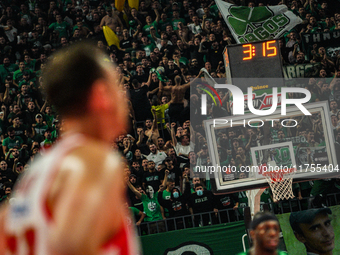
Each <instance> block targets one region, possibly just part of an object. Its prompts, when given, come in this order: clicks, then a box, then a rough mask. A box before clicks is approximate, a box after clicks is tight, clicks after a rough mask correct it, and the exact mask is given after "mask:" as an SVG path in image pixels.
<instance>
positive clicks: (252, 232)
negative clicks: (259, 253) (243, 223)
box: [249, 229, 255, 241]
mask: <svg viewBox="0 0 340 255" xmlns="http://www.w3.org/2000/svg"><path fill="white" fill-rule="evenodd" d="M249 234H250V237H251V239H252V240H253V241H254V240H255V230H253V229H252V230H250V232H249Z"/></svg>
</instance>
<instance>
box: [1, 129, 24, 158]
mask: <svg viewBox="0 0 340 255" xmlns="http://www.w3.org/2000/svg"><path fill="white" fill-rule="evenodd" d="M7 133H8V137H7V138H5V139H4V140H3V142H2V151H3V153H4V155H6V153H7V151H8V150H9V149H12V148H14V147H15V146H17V147H19V148H20V147H21V145H22V144H23V143H24V141H23V140H22V139H21V137H20V136H15V130H14V128H13V127H9V128H8V129H7Z"/></svg>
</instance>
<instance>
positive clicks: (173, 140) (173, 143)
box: [171, 122, 177, 147]
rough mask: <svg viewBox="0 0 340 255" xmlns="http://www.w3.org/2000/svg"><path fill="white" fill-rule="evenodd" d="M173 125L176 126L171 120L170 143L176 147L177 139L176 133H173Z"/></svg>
mask: <svg viewBox="0 0 340 255" xmlns="http://www.w3.org/2000/svg"><path fill="white" fill-rule="evenodd" d="M175 126H176V123H175V122H172V123H171V140H172V145H173V146H174V147H176V145H177V139H176V134H175Z"/></svg>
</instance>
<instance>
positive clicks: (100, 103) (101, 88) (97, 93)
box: [90, 80, 110, 111]
mask: <svg viewBox="0 0 340 255" xmlns="http://www.w3.org/2000/svg"><path fill="white" fill-rule="evenodd" d="M91 92H92V93H90V106H91V109H92V110H99V111H103V110H104V109H107V108H108V107H110V98H109V97H108V95H109V93H108V91H107V86H106V84H105V81H104V80H97V81H95V82H94V84H93V85H92V91H91Z"/></svg>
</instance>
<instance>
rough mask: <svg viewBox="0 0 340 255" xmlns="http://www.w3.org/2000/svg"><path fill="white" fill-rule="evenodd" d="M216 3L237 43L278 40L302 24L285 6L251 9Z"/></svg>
mask: <svg viewBox="0 0 340 255" xmlns="http://www.w3.org/2000/svg"><path fill="white" fill-rule="evenodd" d="M215 2H216V4H217V6H218V8H219V10H220V12H221V14H222V16H223V18H224V20H225V22H226V23H227V25H228V27H229V29H230V31H231V33H232V34H233V36H234V38H235V40H236V42H237V43H246V42H254V41H261V40H267V39H277V38H279V37H280V36H282V35H283V34H284V33H285V32H287V31H289V30H291V29H292V28H294V27H295V26H296V25H298V24H300V23H301V22H302V20H301V19H300V18H299V17H298V16H296V15H295V14H294V13H293V12H291V11H288V8H287V6H285V5H277V6H261V7H254V8H250V7H245V6H237V5H233V4H229V3H226V2H224V1H222V0H215Z"/></svg>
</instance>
